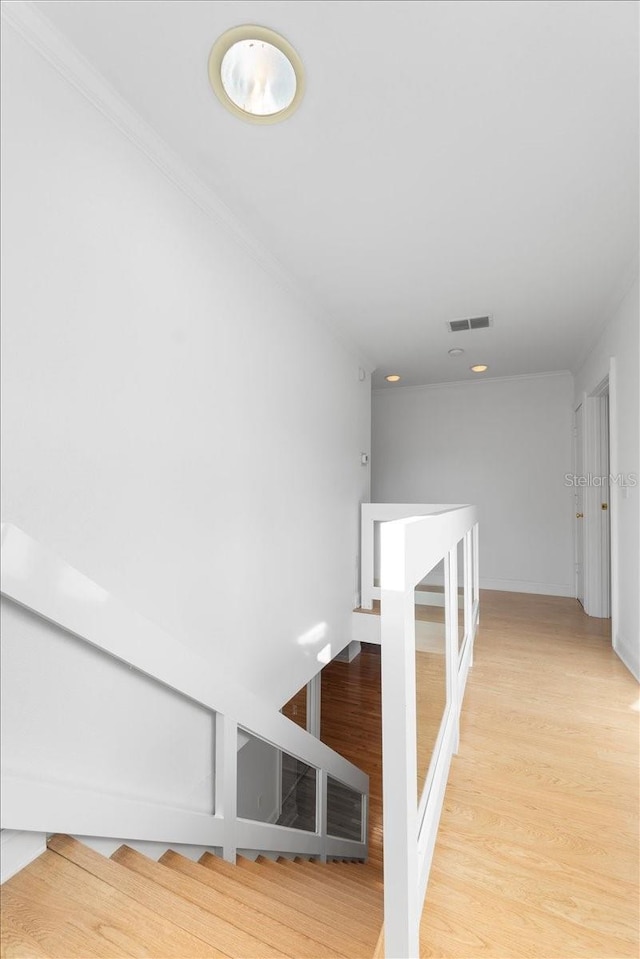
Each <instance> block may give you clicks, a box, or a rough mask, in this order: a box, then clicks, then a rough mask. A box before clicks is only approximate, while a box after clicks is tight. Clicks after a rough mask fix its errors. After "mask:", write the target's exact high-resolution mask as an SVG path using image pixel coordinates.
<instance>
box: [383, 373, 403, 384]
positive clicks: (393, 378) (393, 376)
mask: <svg viewBox="0 0 640 959" xmlns="http://www.w3.org/2000/svg"><path fill="white" fill-rule="evenodd" d="M399 379H400V377H399V375H398V374H397V373H389V375H388V376H385V380H386V381H387V383H397V382H398V380H399Z"/></svg>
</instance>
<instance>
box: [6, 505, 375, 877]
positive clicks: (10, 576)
mask: <svg viewBox="0 0 640 959" xmlns="http://www.w3.org/2000/svg"><path fill="white" fill-rule="evenodd" d="M0 535H1V556H2V583H1V592H2V595H3V596H6V597H7V598H9V599H10V600H12V601H13V602H15V603H17V604H19V605H21V606H23V607H26V608H27V609H29V610H32V611H33V612H35V613H37V614H38V615H39V616H40V617H42V618H43V619H45V620H47V621H49V622H51V623H54V624H55V625H57V626H60V627H62V628H63V629H64V630H66V631H67V632H69V633H71V634H73V635H74V636H76V637H78V638H79V639H81V640H83V641H84V642H86V643H88V644H89V645H91V646H94V647H96V648H97V649H100V650H102V651H103V652H105V653H106V654H108V655H109V656H111V657H113V658H114V659H116V660H119V661H120V662H123V663H126V664H127V665H129V666H132V667H133V668H135V669H137V670H138V671H139V672H141V673H143V674H145V675H146V676H149V677H150V678H152V679H154V680H156V681H157V682H159V683H161V684H162V685H164V686H166V687H168V688H169V689H172V690H174V691H175V692H177V693H179V694H181V695H182V696H186V697H188V698H189V699H191V700H193V701H194V702H196V703H199V704H200V705H201V706H204V707H205V708H207V709H209V710H211V711H212V712H214V713H215V714H216V756H215V766H216V770H215V771H216V775H215V788H216V805H215V813H214V814H213V815H212V816H204V815H203V814H196V813H188V814H187V813H185V811H183V810H170V809H169V810H167V808H166V807H161V809H160V812H158V811H156V814H155V818H156V820H157V819H158V817H160V819H161V820H162V821H163V822H164V823H165V825H164V826H163V827H162V829H161V831H162V830H164V831H165V832H166V831H167V830H169V832H170V831H171V829H172V828H174V827H175V826H176V823H177V822H178V820H180V821H182V822H184V823H185V824H186V823H187V819H188V818H189V817H190V823H191V825H190V826H188V827H186V833H187V834H188V835H190V836H192V838H191V839H190V840H185V839H180V840H179V839H178V838H177V836H173V837H172V838H170V841H174V842H175V841H189V842H197V843H199V844H208V845H220V846H222V847H223V849H224V854H225V857H226V858H229V859H233V858H235V850H236V848H238V847H240V848H253V845H252V843H251V842H249V841H248V840H250V839H253V840H255V841H256V842H258V843H263V845H262V846H260V845H258V846H257V847H256V848H268V847H267V846H265V845H264V842H265V836H267V834H268V835H269V837H270V839H269V841H270V842H271V841H274V842H275V840H276V839H277V844H276V845H275V846H274V848H275V849H279V850H281V851H300V852H308V853H310V854H313V853H317V854H318V855H320V856H321V857H323V858H324V857H325V856H326V855H327V854H329V855H345V856H357V857H363V856H364V855H366V822H365V817H366V807H367V801H366V800H367V796H368V789H369V779H368V776H367V775H366V774H365V773H364V772H363V771H362V770H361V769H358V767H356V766H354V765H353V764H352V763H350V762H348V761H347V760H346V759H344V758H343V757H342V756H340V755H339V754H338V753H336V752H335V751H334V750H332V749H330V747H329V746H326V745H325V744H324V743H322V742H321V741H320V740H319V739H316V738H315V737H314V736H312V735H311V734H310V733H308V732H306V730H304V729H301V728H300V727H299V726H298V725H297V724H296V723H294V722H292V721H291V720H289V719H287V717H286V716H284V715H283V714H282V713H280V712H279V711H277V710H276V709H270V708H269V707H268V706H266V705H265V704H264V703H263V702H261V701H260V700H259V699H258V698H257V697H256V696H254V695H253V694H251V693H250V692H248V691H247V690H245V689H242V688H241V687H239V686H238V685H237V684H235V683H233V682H231V681H230V680H229V679H228V678H227V677H225V678H224V682H220V681H217V680H216V677H215V676H214V675H213V670H212V667H211V664H210V663H208V662H207V661H206V660H204V659H203V658H202V657H200V656H198V655H197V654H196V653H194V652H193V651H191V650H189V649H187V648H186V647H184V646H182V645H181V644H180V643H178V642H177V641H176V640H174V639H173V638H172V637H171V636H170V635H169V634H168V633H166V632H165V631H164V630H162V629H161V628H160V627H158V626H156V625H155V624H154V623H152V622H150V621H149V620H148V619H146V618H145V617H143V616H141V615H139V614H138V613H136V612H133V611H132V610H130V609H128V608H127V607H126V606H125V605H124V604H123V603H121V602H120V601H119V600H118V599H116V598H115V597H114V596H113V595H112V594H110V593H109V592H108V591H107V590H105V589H103V588H102V587H100V586H98V585H97V584H96V583H95V582H93V581H92V580H90V579H89V578H88V577H86V576H84V575H83V574H82V573H80V572H78V570H76V569H74V568H73V567H72V566H70V565H69V564H68V563H66V562H64V561H63V560H61V559H60V558H59V557H57V556H56V555H54V554H53V553H52V552H50V551H49V550H48V549H46V548H45V547H43V546H42V545H41V544H40V543H38V542H37V541H36V540H34V539H33V538H32V537H30V536H28V535H27V534H26V533H25V532H23V531H22V530H20V529H19V528H18V527H16V526H13V525H11V524H9V523H3V524H2V528H1V534H0ZM239 726H240V727H242V729H245V730H247V731H248V732H250V733H252V734H254V735H256V736H258V737H259V738H260V739H262V740H264V741H266V742H268V743H270V744H271V745H272V746H275V747H276V748H277V749H281V750H284V751H285V752H287V753H289V754H290V755H292V756H294V757H295V758H297V759H301V760H303V761H304V762H306V763H308V764H309V765H311V766H313V767H314V768H315V769H316V771H317V779H318V782H317V785H318V806H319V809H318V812H319V815H318V818H317V824H318V830H317V833H315V834H304V833H302V831H301V830H296V829H291V828H290V827H283V826H276V825H272V824H268V823H260V822H253V821H249V820H242V819H240V818H239V817H237V815H236V795H235V789H236V775H237V768H236V763H237V730H238V727H239ZM328 776H331V777H332V778H334V779H336V780H337V781H338V782H340V783H342V784H344V785H346V786H349V787H350V788H351V789H353V790H354V791H355V792H357V793H360V794H361V796H362V797H363V813H362V818H363V836H362V840H361V842H356V841H355V840H341V839H340V840H339V839H333V838H332V837H328V836H327V832H326V786H327V777H328ZM21 783H23V781H22V780H19V779H18V778H16V777H11V776H9V777H7V779H6V782H5V787H6V788H5V791H4V796H3V798H4V802H3V809H2V814H3V819H2V823H3V828H4V827H7V828H12V829H21V828H25V829H26V828H30V829H37V828H42V827H41V826H36V825H33V824H32V825H24V823H25V821H26V820H27V819H28V818H29V817H28V816H27V815H26V813H27V811H29V813H30V815H31V821H32V823H33V822H35V821H36V820H37V821H38V822H41V821H42V816H43V812H42V811H43V810H44V808H45V800H46V801H47V802H49V803H50V804H52V805H51V808H54V809H56V810H57V818H56V823H58V822H60V820H62V819H64V818H65V814H64V812H63V808H65V807H64V802H67V803H70V805H69V806H67V807H66V808H70V807H71V806H74V808H79V807H80V800H78V802H75V803H74V802H72V797H71V796H70V795H69V792H70V791H69V790H68V789H66V788H65V789H63V788H62V787H59V786H56V785H55V784H52V783H51V784H47V786H46V788H45V787H44V786H43V785H42V784H37V783H32V784H31V786H30V789H31V793H30V796H31V798H30V800H29V802H27V804H26V805H25V804H24V802H23V800H24V794H25V793H26V792H27V791H28V790H27V786H26V785H24V783H23V784H22V785H20V784H21ZM71 792H76V793H77V794H81V793H82V792H83V790H77V791H73V790H72V791H71ZM45 793H46V796H45ZM38 795H39V796H40V797H41V798H40V800H38V798H37V796H38ZM56 795H58V797H59V800H60V801H59V802H58V801H57V800H56V799H55V796H56ZM38 803H39V805H38ZM105 803H106V805H107V806H109V808H110V809H111V810H112V812H113V816H112V819H113V817H116V818H117V815H118V814H117V809H118V808H120V809H122V808H123V804H125V805H128V808H129V812H130V813H131V814H132V815H133V816H134V819H135V820H136V822H139V825H140V828H141V829H142V831H143V832H145V835H144V836H143V835H139V836H138V837H137V838H147V834H148V833H149V830H150V827H149V826H148V823H147V825H146V826H145V815H146V814H148V808H146V807H148V804H145V803H134V802H133V801H129V800H116V799H115V798H114V797H105ZM36 805H37V808H38V809H40V813H37V810H36ZM323 805H324V808H323ZM27 807H28V808H27ZM142 807H145V809H144V810H142ZM136 809H139V810H141V811H140V815H137V814H136ZM87 816H88V817H89V818H91V813H90V811H88V812H87V814H86V815H85V819H86V818H87ZM163 817H164V819H163ZM205 819H206V820H208V829H204V833H205V834H206V838H205V839H202V838H201V839H196V838H195V835H196V833H197V834H200V833H201V832H202V829H201V825H202V823H203V821H204V820H205ZM65 821H66V820H65ZM172 823H173V825H171V824H172ZM86 825H87V826H89V825H93V826H94V827H95V825H96V823H95V821H94V820H91V823H88V822H87V823H86ZM50 826H51V823H50V824H49V826H47V827H46V830H45V831H52V829H51V828H50ZM165 827H166V828H165ZM113 828H115V826H114V827H113ZM55 829H56V831H69V830H68V829H59V828H58V826H57V825H56V827H55ZM73 831H75V832H82V831H83V830H80V829H79V828H78V827H77V826H76V827H75V829H74V830H73ZM84 831H85V832H86V830H84ZM91 831H92V832H93V834H95V835H99V834H101V833H99V832H96V831H95V828H94V829H93V830H91ZM151 831H153V830H151ZM157 831H158V830H157V829H156V832H157ZM178 831H180V830H178ZM183 832H184V830H183ZM102 834H103V835H106V833H104V832H103V833H102ZM117 834H118V835H121V834H120V833H117ZM132 838H133V837H132ZM155 838H157V839H160V837H159V836H158V835H156V836H155ZM213 839H215V841H213ZM311 839H314V840H316V841H315V842H311V841H310V840H311ZM245 840H246V841H245ZM298 840H299V841H298ZM294 847H295V848H294ZM300 847H304V848H300ZM311 847H313V853H312V852H311ZM337 849H339V850H342V852H335V851H334V850H337ZM347 849H349V850H350V851H345V850H347Z"/></svg>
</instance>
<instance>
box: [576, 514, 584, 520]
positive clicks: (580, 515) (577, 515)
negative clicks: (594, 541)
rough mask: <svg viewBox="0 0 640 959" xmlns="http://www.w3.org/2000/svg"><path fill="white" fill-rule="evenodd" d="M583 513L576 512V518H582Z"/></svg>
mask: <svg viewBox="0 0 640 959" xmlns="http://www.w3.org/2000/svg"><path fill="white" fill-rule="evenodd" d="M583 517H584V513H576V519H583Z"/></svg>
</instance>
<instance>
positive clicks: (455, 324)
mask: <svg viewBox="0 0 640 959" xmlns="http://www.w3.org/2000/svg"><path fill="white" fill-rule="evenodd" d="M491 325H492V324H491V317H490V316H471V317H469V319H467V320H449V322H448V323H447V326H448V328H449V331H450V332H451V333H462V331H463V330H486V328H487V327H488V326H491Z"/></svg>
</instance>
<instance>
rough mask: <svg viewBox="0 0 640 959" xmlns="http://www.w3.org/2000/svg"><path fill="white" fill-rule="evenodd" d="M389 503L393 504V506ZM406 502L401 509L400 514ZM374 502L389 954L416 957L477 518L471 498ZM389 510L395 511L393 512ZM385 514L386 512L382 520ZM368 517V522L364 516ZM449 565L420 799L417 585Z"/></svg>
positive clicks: (475, 596)
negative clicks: (441, 693) (439, 702)
mask: <svg viewBox="0 0 640 959" xmlns="http://www.w3.org/2000/svg"><path fill="white" fill-rule="evenodd" d="M389 507H390V508H389ZM403 509H404V510H405V515H404V516H403V517H400V516H399V513H400V512H401V511H402V510H403ZM414 509H415V506H414V505H413V504H411V505H405V506H403V505H402V504H368V509H367V513H368V516H367V519H368V521H373V520H380V521H381V522H382V525H381V530H380V558H381V562H380V581H381V590H380V595H381V610H380V611H381V644H382V690H383V698H382V742H383V756H384V762H383V811H384V840H385V855H384V889H385V919H384V921H385V955H386V956H387V957H397V959H413V957H417V956H418V955H419V926H420V917H421V912H422V903H423V901H424V895H425V892H426V886H427V881H428V877H429V870H430V867H431V860H432V856H433V849H434V846H435V840H436V834H437V829H438V823H439V819H440V813H441V810H442V803H443V799H444V791H445V787H446V782H447V776H448V771H449V766H450V762H451V757H452V755H453V753H455V752H456V751H457V748H458V739H459V718H460V709H461V705H462V698H463V695H464V688H465V683H466V679H467V674H468V671H469V667H470V665H471V663H472V657H473V643H474V639H475V634H476V629H477V624H478V619H479V574H478V517H477V510H476V508H475V507H473V506H453V507H451V506H433V505H428V506H425V507H421V508H420V510H419V512H420V514H421V515H407V514H408V513H409V511H412V510H414ZM389 514H391V515H389ZM385 515H389V518H388V519H386V518H385ZM363 525H364V522H363ZM460 541H462V543H463V559H464V577H463V585H464V600H463V615H464V624H465V634H464V636H463V640H462V643H461V646H460V648H458V555H457V547H458V543H459V542H460ZM440 560H444V565H445V584H444V594H445V597H444V602H445V664H446V684H447V703H446V706H445V711H444V715H443V717H442V721H441V724H440V729H439V732H438V737H437V741H436V744H435V747H434V750H433V753H432V759H431V763H430V767H429V770H428V772H427V776H426V779H425V783H424V788H423V790H422V796H421V799H420V802H419V803H416V795H417V788H418V779H417V759H416V751H417V728H416V664H415V613H414V604H415V587H416V585H417V583H419V582H420V581H421V580H422V579H423V578H424V576H425V575H427V574H428V573H429V572H430V571H431V570H432V569H433V568H434V566H435V565H436V564H437V563H439V562H440Z"/></svg>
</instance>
